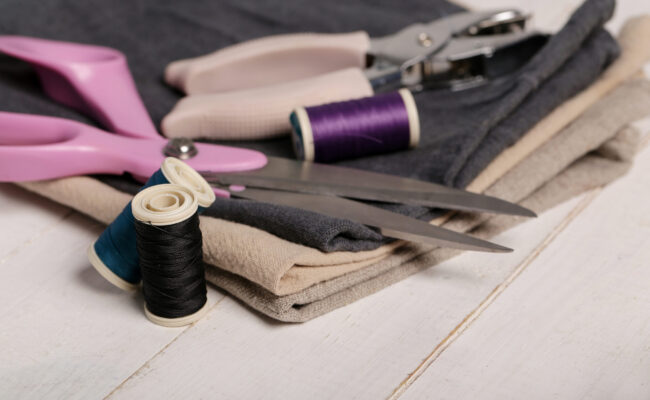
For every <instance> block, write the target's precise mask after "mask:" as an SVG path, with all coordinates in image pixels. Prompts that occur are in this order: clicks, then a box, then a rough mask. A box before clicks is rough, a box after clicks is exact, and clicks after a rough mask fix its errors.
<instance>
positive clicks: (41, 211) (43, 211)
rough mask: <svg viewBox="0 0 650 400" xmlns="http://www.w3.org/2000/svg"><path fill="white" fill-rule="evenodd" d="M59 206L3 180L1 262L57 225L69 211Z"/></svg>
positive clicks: (0, 225) (1, 193)
mask: <svg viewBox="0 0 650 400" xmlns="http://www.w3.org/2000/svg"><path fill="white" fill-rule="evenodd" d="M70 212H71V211H70V209H69V208H66V207H63V206H61V205H58V204H56V203H54V202H52V201H49V200H47V199H45V198H43V197H40V196H37V195H35V194H33V193H30V192H28V191H26V190H24V189H21V188H19V187H17V186H16V185H12V184H9V183H0V227H1V228H0V265H2V263H3V262H5V261H6V260H7V259H8V258H10V255H11V254H12V252H15V251H17V250H16V249H17V248H18V247H19V246H28V245H29V243H30V240H32V239H33V238H34V237H36V236H38V235H40V234H43V232H44V231H46V230H48V229H51V228H53V227H54V226H56V225H57V224H58V223H60V222H61V220H62V219H63V218H64V217H65V216H66V215H67V214H69V213H70Z"/></svg>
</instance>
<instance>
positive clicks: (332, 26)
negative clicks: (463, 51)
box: [0, 0, 618, 251]
mask: <svg viewBox="0 0 650 400" xmlns="http://www.w3.org/2000/svg"><path fill="white" fill-rule="evenodd" d="M613 8H614V0H588V1H587V2H586V3H585V4H584V5H583V6H582V7H581V8H580V9H579V10H578V11H577V12H576V13H575V15H574V16H573V17H572V18H571V20H570V21H569V22H568V23H567V25H566V26H565V27H564V28H563V29H562V30H561V31H560V32H559V33H558V34H556V35H555V36H553V37H552V38H551V39H550V40H549V41H548V43H547V44H546V45H545V46H544V47H543V48H542V49H541V50H540V51H539V52H538V53H537V54H536V55H535V56H534V57H533V58H532V59H531V60H530V61H529V62H528V63H527V64H526V65H525V66H524V67H522V68H521V69H520V70H519V71H517V72H516V73H514V74H513V75H511V76H509V77H508V78H507V79H502V80H499V81H494V82H491V83H490V84H488V85H484V86H481V87H478V88H474V89H470V90H467V91H461V92H451V91H444V90H438V91H427V92H423V93H418V94H416V96H415V97H416V102H417V105H418V109H419V113H420V119H421V123H422V138H421V144H420V146H419V147H418V148H417V149H415V150H411V151H408V152H400V153H394V154H389V155H381V156H373V157H367V158H363V159H359V160H354V161H347V162H344V163H341V164H342V165H347V166H351V167H357V168H363V169H369V170H374V171H378V172H385V173H392V174H396V175H403V176H410V177H414V178H418V179H423V180H428V181H432V182H439V183H444V184H447V185H453V186H457V187H464V186H465V185H467V184H468V183H469V182H470V181H471V180H472V179H473V178H474V177H475V176H476V175H477V174H478V173H479V172H480V171H481V170H482V169H483V168H485V166H486V165H487V164H488V163H489V162H490V161H491V160H492V159H494V157H496V156H497V155H498V154H499V153H500V152H501V151H502V150H503V149H504V148H506V147H507V146H509V145H511V144H513V143H514V142H516V141H517V139H519V138H520V137H521V136H522V135H523V134H524V133H525V132H526V131H527V130H528V129H529V128H530V127H532V126H533V125H534V124H535V123H536V122H537V121H539V120H540V119H541V118H543V117H544V116H545V115H546V114H548V113H549V112H550V111H552V110H553V109H554V108H555V107H557V106H558V105H559V104H561V103H562V102H563V101H564V100H566V99H568V98H569V97H571V96H572V95H574V94H576V93H577V92H578V91H580V90H581V89H583V88H584V87H586V86H587V85H589V84H590V83H591V82H593V81H594V80H595V79H596V77H597V76H598V75H599V74H600V73H601V72H602V70H603V69H604V68H605V67H606V66H607V65H608V64H609V63H610V62H611V61H612V59H613V58H615V57H616V55H617V54H618V47H617V45H616V42H615V41H614V40H613V39H612V37H611V36H610V35H609V34H608V33H606V32H605V31H604V30H603V29H602V25H603V23H604V22H605V21H606V20H607V19H609V17H610V16H611V14H612V12H613ZM459 10H460V8H459V7H458V6H455V5H453V4H450V3H447V2H445V1H441V0H408V1H400V2H394V1H389V0H385V1H371V0H364V1H359V2H349V1H344V0H336V1H327V2H318V3H316V2H309V3H304V2H301V1H300V0H284V1H281V2H274V1H268V0H257V1H241V0H227V1H209V0H197V1H192V2H174V1H170V0H146V1H145V0H141V1H128V2H125V1H106V0H91V1H83V2H73V1H65V0H49V1H47V2H41V1H36V0H11V1H4V2H2V3H1V4H0V32H1V33H2V34H21V35H31V36H37V37H44V38H50V39H59V40H71V41H76V42H84V43H93V44H101V45H105V46H111V47H115V48H117V49H119V50H121V51H123V52H124V53H125V54H126V55H127V57H128V60H129V65H130V67H131V70H132V72H133V75H134V77H135V80H136V83H137V85H138V89H139V90H140V93H141V95H142V97H143V99H144V102H145V104H146V106H147V108H148V110H149V112H150V113H151V115H152V118H153V119H154V122H155V123H156V124H158V123H159V122H160V120H161V119H162V117H163V116H164V115H165V114H166V113H167V112H169V110H171V108H172V107H173V105H174V103H175V102H176V101H177V100H178V99H179V98H180V96H181V94H180V93H177V92H175V91H174V90H173V89H171V88H169V87H167V86H165V84H164V83H163V82H162V79H161V77H162V71H163V68H164V67H165V66H166V65H167V63H169V62H170V61H173V60H176V59H180V58H186V57H192V56H197V55H201V54H205V53H208V52H211V51H213V50H215V49H217V48H220V47H223V46H226V45H229V44H232V43H236V42H239V41H242V40H247V39H251V38H255V37H259V36H265V35H271V34H278V33H285V32H302V31H315V32H346V31H352V30H358V29H364V30H366V31H368V32H369V33H370V34H371V35H373V36H380V35H385V34H389V33H392V32H394V31H396V30H398V29H400V28H401V27H403V26H405V25H408V24H410V23H413V22H415V21H426V20H431V19H434V18H437V17H442V16H444V15H447V14H450V13H453V12H457V11H459ZM0 90H1V91H2V96H0V109H1V110H5V111H17V112H28V113H35V114H45V115H55V116H62V117H66V118H71V119H76V120H80V121H83V122H87V123H92V121H90V120H89V119H87V118H86V117H84V116H82V115H80V114H79V113H77V112H75V111H74V110H70V109H68V108H66V107H64V106H61V105H58V104H56V103H54V102H53V101H52V100H50V99H48V98H47V97H45V96H44V94H43V93H42V91H41V90H40V87H39V84H38V81H37V78H36V75H35V74H34V73H33V71H32V70H31V69H30V68H29V67H28V66H27V65H26V64H24V63H21V62H19V61H16V60H13V59H10V58H8V57H0ZM230 144H235V145H241V146H245V147H250V148H255V149H259V150H262V151H264V152H265V153H267V154H269V155H280V156H287V157H291V145H290V143H289V140H288V139H276V140H268V141H259V142H247V143H232V142H231V143H230ZM102 179H104V180H106V181H107V182H109V183H111V184H112V185H114V186H115V187H118V188H120V189H122V190H126V191H131V192H132V191H134V190H137V187H138V185H137V184H136V183H134V182H133V181H131V180H129V179H128V178H125V177H121V178H115V177H102ZM380 206H382V207H385V208H388V209H390V210H393V211H397V212H400V213H403V214H406V215H410V216H414V217H418V218H422V219H429V218H431V217H433V216H434V215H435V210H429V209H425V208H421V207H406V206H395V205H383V204H382V205H380ZM207 214H208V215H212V216H215V217H220V218H225V219H229V220H232V221H236V222H241V223H245V224H249V225H252V226H256V227H258V228H261V229H264V230H267V231H269V232H271V233H273V234H275V235H277V236H280V237H283V238H285V239H288V240H291V241H294V242H298V243H302V244H305V245H308V246H311V247H316V248H319V249H321V250H323V251H335V250H353V251H357V250H367V249H371V248H375V247H377V246H379V245H380V244H381V243H382V242H383V238H382V237H381V236H380V235H379V234H378V233H377V232H375V231H374V230H372V229H369V228H367V227H365V226H363V225H360V224H356V223H353V222H350V221H344V220H339V219H334V218H329V217H326V216H323V215H320V214H315V213H311V212H307V211H302V210H297V209H293V208H288V207H280V206H273V205H268V204H261V203H255V202H251V201H243V200H229V199H218V200H217V202H216V203H215V204H214V205H213V206H212V207H211V208H210V209H209V210H207Z"/></svg>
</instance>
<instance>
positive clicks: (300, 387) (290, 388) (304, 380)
mask: <svg viewBox="0 0 650 400" xmlns="http://www.w3.org/2000/svg"><path fill="white" fill-rule="evenodd" d="M577 201H578V200H574V201H572V202H569V203H567V204H564V205H562V206H560V207H558V208H556V209H554V210H552V211H550V212H548V213H545V214H544V215H542V216H541V217H540V218H538V219H536V220H534V221H533V220H531V221H529V222H527V223H525V224H524V225H522V226H520V227H517V228H515V229H513V230H511V231H509V232H507V233H505V234H503V235H501V236H500V237H497V238H496V239H495V241H496V242H499V243H508V244H511V245H512V246H513V247H514V248H515V249H516V251H515V252H514V253H512V254H510V255H503V254H485V253H482V254H478V253H466V254H464V255H462V256H460V257H457V258H455V259H452V260H450V261H449V262H446V263H443V264H441V265H438V266H436V267H435V268H433V269H430V270H428V271H425V272H423V273H420V274H417V275H415V276H413V277H411V278H409V279H406V280H405V281H403V282H400V283H399V284H396V285H393V286H391V287H389V288H387V289H385V290H382V291H381V292H380V293H378V294H375V295H373V296H370V297H368V298H365V299H363V300H360V301H358V302H356V303H354V304H352V305H350V306H346V307H345V308H343V309H339V310H336V311H334V312H332V313H330V314H327V315H325V316H322V317H319V318H317V319H315V320H313V321H310V322H308V323H305V324H299V325H298V324H296V325H287V324H280V323H274V322H271V321H269V320H267V319H264V318H263V317H261V316H260V315H257V314H253V313H251V312H250V310H248V309H245V308H244V307H243V306H242V305H240V304H239V303H237V302H235V301H234V300H232V299H230V298H227V299H226V300H224V301H223V302H221V303H220V304H219V306H218V307H215V308H214V309H213V310H212V312H211V313H210V314H208V316H207V317H206V318H204V319H203V320H201V321H200V322H199V323H197V324H196V326H194V327H192V328H191V329H188V330H187V332H185V333H184V334H183V335H182V336H181V337H180V338H179V339H178V340H177V341H176V342H175V343H174V344H173V345H172V346H169V348H167V349H166V350H165V352H164V353H161V354H159V355H158V356H157V357H155V358H154V359H153V360H151V361H150V362H149V363H148V364H147V366H146V367H145V368H143V369H142V370H141V371H138V373H137V374H135V375H134V376H133V377H132V378H131V379H129V381H127V382H126V383H125V384H124V385H123V386H122V387H121V388H120V389H119V390H116V391H115V392H114V393H113V395H112V396H111V397H110V398H115V399H122V398H141V397H146V396H147V395H148V394H149V393H165V396H166V397H167V398H169V399H182V398H186V397H193V398H232V399H237V398H266V399H286V398H364V399H376V398H384V397H386V396H388V395H390V393H391V392H392V391H393V389H394V387H395V385H396V384H397V383H399V382H400V381H402V380H403V379H404V378H405V377H406V375H407V374H408V373H409V372H410V370H411V369H412V367H413V366H415V365H417V364H418V363H420V361H421V360H422V358H423V357H425V356H426V354H427V353H428V352H429V351H430V350H431V348H432V347H433V346H435V345H436V344H437V343H439V342H440V341H441V340H443V339H444V338H445V337H446V336H447V335H448V334H449V333H450V332H451V331H452V330H453V329H454V327H455V326H456V325H457V324H458V323H459V322H460V321H462V319H463V318H464V317H465V316H466V315H467V314H468V313H470V312H471V311H472V310H473V309H474V308H475V307H476V306H477V304H479V303H480V302H481V301H482V300H483V299H484V298H485V297H486V296H487V295H489V293H490V292H491V291H492V290H493V289H494V287H495V286H497V285H498V284H499V283H500V282H502V281H503V280H504V279H505V277H507V276H508V275H509V274H510V273H511V272H512V271H513V270H514V269H515V268H516V267H517V265H518V264H519V263H520V262H521V261H522V260H523V259H525V258H526V257H527V255H528V254H529V253H530V252H531V251H532V250H533V249H534V248H535V247H536V246H537V245H538V244H539V243H541V242H542V241H543V240H544V238H545V237H546V236H547V235H548V233H549V232H551V231H553V229H554V228H555V227H556V226H557V225H558V224H560V223H561V222H562V221H563V220H564V218H565V216H566V215H567V214H568V213H569V212H570V211H571V210H572V209H573V208H574V207H575V206H576V204H577ZM533 225H534V228H532V227H533Z"/></svg>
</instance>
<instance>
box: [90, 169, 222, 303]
mask: <svg viewBox="0 0 650 400" xmlns="http://www.w3.org/2000/svg"><path fill="white" fill-rule="evenodd" d="M167 183H173V184H176V185H181V186H184V187H186V188H188V189H190V190H191V191H192V192H194V193H195V195H196V197H197V200H198V204H199V212H201V211H203V210H204V209H205V208H207V207H209V206H210V205H211V204H212V203H213V202H214V199H215V195H214V192H213V191H212V187H211V186H210V185H209V184H208V182H206V180H205V179H203V177H202V176H201V175H199V173H198V172H196V171H195V170H194V169H192V167H190V166H189V165H187V164H185V163H184V162H182V161H181V160H179V159H177V158H173V157H168V158H166V159H165V161H163V163H162V165H161V166H160V169H159V170H158V171H156V172H155V173H154V174H153V175H151V177H150V178H149V180H147V183H145V184H144V186H143V187H142V188H141V189H140V191H142V190H143V189H146V188H148V187H151V186H157V185H161V184H167ZM133 224H134V219H133V213H132V211H131V203H129V204H127V205H126V207H124V209H123V210H122V212H121V213H120V215H118V216H117V218H115V220H114V221H113V222H112V223H111V224H110V225H109V226H108V227H107V228H106V229H105V230H104V232H102V234H101V235H100V236H99V238H98V239H97V240H96V241H95V242H94V243H93V244H92V245H91V246H90V247H89V248H88V260H89V261H90V263H91V264H92V266H93V267H94V268H95V269H96V270H97V272H99V273H100V275H102V276H103V277H104V278H105V279H106V280H108V281H109V282H110V283H112V284H113V285H115V286H117V287H118V288H120V289H123V290H135V289H136V288H137V287H138V285H139V284H140V280H141V276H140V266H139V264H138V252H137V249H136V235H135V229H134V227H133Z"/></svg>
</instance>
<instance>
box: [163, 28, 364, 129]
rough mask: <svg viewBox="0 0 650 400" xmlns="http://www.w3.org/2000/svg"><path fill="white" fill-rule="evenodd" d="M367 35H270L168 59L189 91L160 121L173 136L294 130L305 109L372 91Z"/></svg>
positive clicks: (172, 73) (169, 72) (171, 79)
mask: <svg viewBox="0 0 650 400" xmlns="http://www.w3.org/2000/svg"><path fill="white" fill-rule="evenodd" d="M369 48H370V39H369V37H368V34H367V33H366V32H362V31H359V32H352V33H347V34H312V33H300V34H288V35H278V36H269V37H264V38H260V39H255V40H251V41H248V42H243V43H240V44H237V45H234V46H230V47H226V48H224V49H221V50H218V51H216V52H214V53H211V54H208V55H205V56H202V57H197V58H193V59H187V60H180V61H176V62H173V63H171V64H169V66H168V67H167V69H166V71H165V80H166V81H167V83H168V84H170V85H172V86H175V87H177V88H179V89H181V90H183V91H185V92H186V93H187V94H190V95H191V96H188V97H186V98H184V99H182V100H181V101H179V102H178V104H177V105H176V107H175V108H174V109H173V110H172V112H171V113H170V114H168V115H167V116H166V117H165V119H164V120H163V123H162V131H163V133H164V134H165V135H166V136H168V137H193V138H196V137H209V138H215V139H233V140H240V139H259V138H267V137H273V136H278V135H281V134H284V133H286V132H287V131H288V130H289V113H290V112H291V110H292V109H294V108H296V107H299V106H312V105H317V104H323V103H327V102H333V101H340V100H348V99H351V98H359V97H364V96H370V95H372V93H373V90H372V87H371V85H370V83H369V81H368V79H367V78H366V77H365V75H364V73H363V68H365V66H366V54H367V52H368V50H369Z"/></svg>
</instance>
